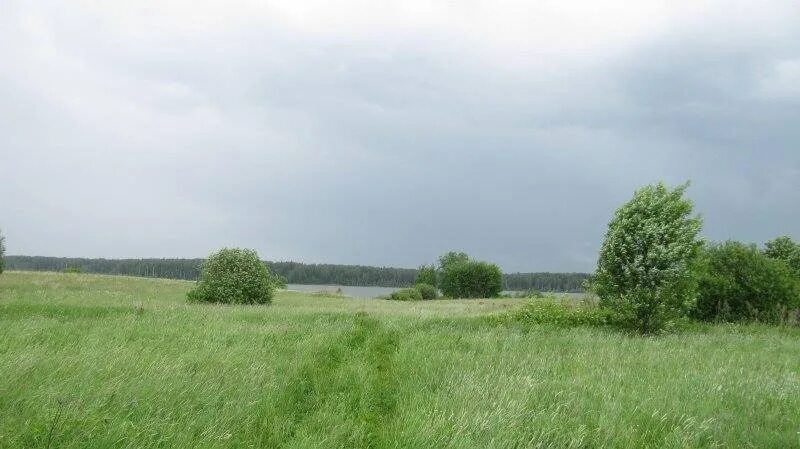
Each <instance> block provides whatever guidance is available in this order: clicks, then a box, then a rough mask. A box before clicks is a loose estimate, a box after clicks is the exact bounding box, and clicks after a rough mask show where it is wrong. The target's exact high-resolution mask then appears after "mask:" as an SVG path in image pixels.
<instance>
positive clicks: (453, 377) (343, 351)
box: [0, 272, 800, 448]
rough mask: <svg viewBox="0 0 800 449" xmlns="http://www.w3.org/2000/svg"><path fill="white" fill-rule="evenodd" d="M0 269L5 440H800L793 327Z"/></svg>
mask: <svg viewBox="0 0 800 449" xmlns="http://www.w3.org/2000/svg"><path fill="white" fill-rule="evenodd" d="M190 286H191V284H190V283H187V282H180V281H166V280H153V279H136V278H126V277H110V276H94V275H75V274H71V275H64V274H48V273H22V272H7V273H4V274H3V275H0V447H9V448H18V447H43V448H78V447H87V448H88V447H91V448H98V447H99V448H102V447H130V448H146V447H220V448H223V447H224V448H227V447H237V448H238V447H241V448H247V447H286V448H312V447H313V448H337V447H369V448H372V447H375V448H393V447H398V448H399V447H418V448H438V447H453V448H501V447H502V448H528V447H552V448H568V447H574V448H594V447H597V448H600V447H619V448H646V447H670V448H678V447H731V448H738V447H763V448H787V447H800V330H798V329H797V328H794V329H792V328H770V327H763V326H707V327H699V328H697V329H694V330H692V331H686V332H683V333H680V334H675V335H668V336H664V337H658V338H641V337H630V336H627V335H625V334H623V333H621V332H618V331H614V330H611V329H598V328H572V329H560V328H553V327H547V326H531V325H523V324H514V323H511V324H506V325H501V324H497V323H495V322H494V321H492V320H486V319H485V318H484V317H485V316H486V315H489V314H496V313H504V312H505V311H508V310H512V309H513V308H515V307H518V306H519V305H521V304H522V302H520V300H482V301H475V300H471V301H435V302H424V303H395V302H389V301H378V300H355V299H345V298H325V297H317V296H313V295H310V294H301V293H289V292H282V293H280V294H278V296H277V298H276V300H275V301H274V303H273V304H272V305H271V306H266V307H264V306H214V305H202V304H188V303H187V302H186V300H185V293H186V291H187V290H188V289H189V287H190Z"/></svg>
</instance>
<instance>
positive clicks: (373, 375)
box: [253, 312, 398, 448]
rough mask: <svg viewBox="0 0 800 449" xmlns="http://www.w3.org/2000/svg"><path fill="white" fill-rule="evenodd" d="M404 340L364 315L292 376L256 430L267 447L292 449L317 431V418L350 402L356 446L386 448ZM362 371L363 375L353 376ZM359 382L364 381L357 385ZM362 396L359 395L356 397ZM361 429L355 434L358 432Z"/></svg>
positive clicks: (348, 409) (347, 417) (345, 418)
mask: <svg viewBox="0 0 800 449" xmlns="http://www.w3.org/2000/svg"><path fill="white" fill-rule="evenodd" d="M397 346H398V338H397V336H396V334H395V333H394V332H390V331H388V330H387V329H385V327H384V326H383V325H382V324H381V323H380V322H379V321H378V320H376V319H374V318H371V317H369V316H368V315H367V314H365V313H363V312H360V313H358V314H356V315H355V316H354V318H353V325H352V328H351V329H348V330H347V331H345V332H343V333H342V334H341V335H340V336H338V337H336V338H335V339H334V341H333V342H331V343H330V344H329V345H327V346H325V347H324V348H322V349H321V350H319V351H318V352H317V354H316V355H315V356H314V357H313V358H312V359H311V360H309V361H308V362H306V363H304V364H302V365H301V366H300V367H299V368H298V369H297V370H296V372H294V373H292V374H291V375H289V376H287V379H288V381H287V382H286V384H285V385H284V386H283V387H282V388H281V395H280V396H279V397H278V399H277V401H275V402H274V404H273V405H272V407H271V409H272V410H271V412H270V413H269V414H268V416H270V419H271V420H272V421H271V422H270V419H267V418H265V417H264V418H262V419H260V420H258V421H257V422H256V424H257V425H259V427H258V428H256V429H253V430H254V431H255V432H256V433H258V434H259V435H260V438H259V443H260V445H262V446H263V447H275V448H280V447H292V445H293V443H294V440H295V439H297V438H300V437H302V435H303V434H304V432H306V431H308V430H309V429H312V430H313V428H314V426H315V424H316V423H315V420H316V419H317V418H318V416H315V415H317V414H322V413H323V411H325V410H326V409H328V408H330V407H335V406H337V405H340V404H339V401H342V400H343V399H344V398H346V399H348V401H346V407H345V408H344V409H343V411H344V414H341V415H339V419H341V420H342V421H343V422H349V423H351V424H353V425H354V426H353V427H351V428H350V432H351V433H352V436H353V437H354V438H352V440H351V441H348V442H347V444H348V445H349V446H351V447H367V448H373V447H381V440H382V438H384V432H383V431H382V429H384V428H385V427H386V426H387V425H388V423H389V421H390V420H391V418H392V415H393V414H394V410H395V405H396V397H395V395H396V391H395V388H394V383H395V379H394V355H395V353H396V351H397ZM358 370H360V371H361V373H362V375H361V376H359V377H355V376H353V377H351V376H349V375H348V374H350V373H353V372H356V371H358ZM356 379H358V380H359V382H358V383H356ZM354 392H357V394H353V393H354ZM354 429H355V431H353V430H354Z"/></svg>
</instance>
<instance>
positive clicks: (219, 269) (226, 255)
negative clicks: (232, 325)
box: [188, 248, 275, 304]
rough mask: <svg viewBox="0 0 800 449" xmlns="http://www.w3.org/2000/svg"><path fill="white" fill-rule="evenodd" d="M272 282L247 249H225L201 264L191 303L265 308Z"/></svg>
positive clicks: (270, 297)
mask: <svg viewBox="0 0 800 449" xmlns="http://www.w3.org/2000/svg"><path fill="white" fill-rule="evenodd" d="M274 290H275V279H274V278H273V277H272V275H271V274H270V272H269V270H268V269H267V266H266V265H264V263H262V262H261V260H260V259H259V258H258V254H257V253H256V252H255V251H253V250H249V249H240V248H224V249H222V250H220V251H219V252H216V253H214V254H212V255H211V256H209V258H208V259H206V261H205V262H204V263H203V265H202V269H201V274H200V278H199V279H198V280H197V286H196V287H195V289H194V290H192V291H190V292H189V294H188V297H189V300H190V301H204V302H222V303H234V304H266V303H269V302H270V301H272V295H273V292H274Z"/></svg>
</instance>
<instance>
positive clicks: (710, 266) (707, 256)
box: [695, 241, 800, 323]
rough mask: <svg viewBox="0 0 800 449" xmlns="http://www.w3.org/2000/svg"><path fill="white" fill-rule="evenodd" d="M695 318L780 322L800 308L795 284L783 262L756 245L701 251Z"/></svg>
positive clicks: (733, 244) (734, 244)
mask: <svg viewBox="0 0 800 449" xmlns="http://www.w3.org/2000/svg"><path fill="white" fill-rule="evenodd" d="M702 267H703V268H702V270H701V275H700V278H699V297H698V300H697V308H696V310H695V315H696V316H697V318H699V319H701V320H706V321H748V320H757V321H767V322H773V323H775V322H781V321H783V320H785V319H786V317H787V313H788V312H789V311H790V310H793V309H795V308H797V307H800V304H798V302H800V293H799V292H798V282H797V281H796V280H795V279H794V276H793V274H792V271H791V270H790V268H789V266H788V265H787V264H786V262H784V261H782V260H779V259H772V258H770V257H768V256H767V255H766V254H764V253H762V252H760V251H759V250H758V248H757V247H756V246H755V245H745V244H743V243H740V242H733V241H729V242H725V243H722V244H719V245H713V246H710V247H709V248H708V249H706V250H705V252H704V257H703V264H702Z"/></svg>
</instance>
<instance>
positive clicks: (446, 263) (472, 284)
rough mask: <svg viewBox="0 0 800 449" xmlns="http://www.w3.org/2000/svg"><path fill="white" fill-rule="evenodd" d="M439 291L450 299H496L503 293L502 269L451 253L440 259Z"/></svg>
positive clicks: (463, 255) (461, 254)
mask: <svg viewBox="0 0 800 449" xmlns="http://www.w3.org/2000/svg"><path fill="white" fill-rule="evenodd" d="M439 269H440V276H439V289H440V290H441V291H442V294H443V295H444V296H446V297H448V298H494V297H497V296H498V295H500V292H501V291H503V273H502V271H500V267H498V266H497V265H495V264H491V263H488V262H479V261H475V260H470V259H469V257H467V255H466V254H464V253H454V252H450V253H447V254H445V255H444V256H442V257H441V258H440V259H439Z"/></svg>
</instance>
